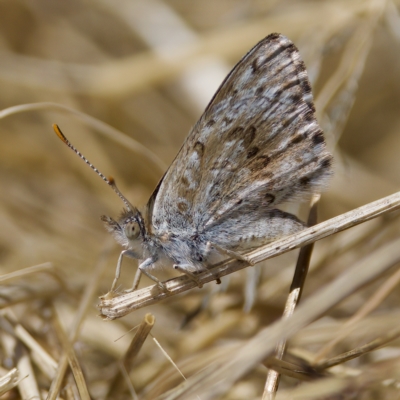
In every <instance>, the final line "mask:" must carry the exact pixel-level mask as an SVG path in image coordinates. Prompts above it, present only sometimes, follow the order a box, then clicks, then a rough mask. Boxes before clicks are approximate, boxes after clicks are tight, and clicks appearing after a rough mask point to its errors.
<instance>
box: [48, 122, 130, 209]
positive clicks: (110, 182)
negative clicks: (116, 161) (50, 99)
mask: <svg viewBox="0 0 400 400" xmlns="http://www.w3.org/2000/svg"><path fill="white" fill-rule="evenodd" d="M53 129H54V132H55V133H56V135H57V136H58V137H59V139H61V140H62V141H63V142H64V143H65V144H66V145H67V146H68V147H69V148H70V149H71V150H72V151H73V152H74V153H75V154H77V155H78V156H79V157H80V158H81V159H82V160H83V161H85V163H86V164H87V165H89V167H90V168H92V170H93V171H94V172H96V174H97V175H99V176H100V178H101V179H103V181H104V182H105V183H107V185H109V186H111V187H112V189H113V190H114V192H115V193H117V195H118V196H119V197H120V199H121V200H122V201H123V202H124V203H125V205H126V207H127V208H128V211H134V210H136V207H134V206H133V205H132V204H131V203H130V202H129V201H128V199H127V198H126V197H125V196H124V195H123V194H122V193H121V192H120V190H119V189H118V187H117V184H116V183H115V180H114V178H112V177H109V178H106V176H105V175H103V174H102V173H101V172H100V171H99V170H98V169H97V168H96V167H95V166H94V165H93V164H92V163H91V162H90V161H89V160H88V159H87V158H86V157H85V156H84V155H83V154H82V153H81V152H80V151H79V150H78V149H77V148H76V147H74V146H73V145H72V143H71V142H70V141H69V140H68V139H67V138H66V137H65V135H64V134H63V133H62V132H61V129H60V127H59V126H58V125H57V124H53Z"/></svg>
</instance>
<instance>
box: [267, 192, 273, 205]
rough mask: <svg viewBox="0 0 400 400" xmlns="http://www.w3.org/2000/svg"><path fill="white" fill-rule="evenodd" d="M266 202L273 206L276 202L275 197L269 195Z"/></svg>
mask: <svg viewBox="0 0 400 400" xmlns="http://www.w3.org/2000/svg"><path fill="white" fill-rule="evenodd" d="M265 200H266V201H267V203H268V204H271V203H273V202H274V201H275V196H274V195H273V194H271V193H267V194H266V195H265Z"/></svg>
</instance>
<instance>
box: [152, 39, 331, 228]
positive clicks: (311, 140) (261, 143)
mask: <svg viewBox="0 0 400 400" xmlns="http://www.w3.org/2000/svg"><path fill="white" fill-rule="evenodd" d="M330 164H331V155H330V154H329V153H328V152H327V150H326V148H325V142H324V138H323V134H322V131H321V129H320V127H319V126H318V123H317V121H316V119H315V116H314V106H313V99H312V94H311V88H310V84H309V81H308V77H307V72H306V69H305V66H304V63H303V62H302V60H301V58H300V55H299V52H298V50H297V48H296V47H295V46H294V44H293V43H292V42H291V41H290V40H289V39H287V38H286V37H284V36H282V35H279V34H272V35H269V36H267V37H266V38H265V39H263V40H262V41H261V42H259V43H258V44H257V45H256V46H255V47H254V48H253V49H252V50H250V51H249V53H247V54H246V55H245V56H244V57H243V59H242V60H241V61H240V62H239V63H238V64H237V65H236V66H235V67H234V69H233V70H232V71H231V72H230V74H229V75H228V76H227V77H226V79H225V80H224V82H223V83H222V84H221V86H220V88H219V89H218V91H217V92H216V94H215V95H214V97H213V98H212V100H211V102H210V103H209V105H208V106H207V108H206V110H205V112H204V114H203V115H202V117H201V118H200V120H199V121H198V122H197V124H196V125H195V126H194V128H193V129H192V131H191V132H190V134H189V135H188V137H187V139H186V141H185V142H184V144H183V146H182V148H181V150H180V151H179V153H178V155H177V156H176V158H175V160H174V161H173V163H172V165H171V167H170V168H169V170H168V171H167V173H166V174H165V176H164V178H163V180H162V181H161V182H160V184H159V185H158V187H157V189H156V190H155V192H154V193H153V196H152V197H151V199H150V201H149V204H148V214H149V215H148V217H149V219H150V220H151V225H152V229H153V230H154V231H155V232H157V233H159V234H162V233H164V232H169V233H175V234H186V235H190V234H196V233H197V232H199V231H206V230H207V229H211V228H212V227H213V226H215V224H217V223H218V222H219V221H220V220H221V219H222V220H224V219H226V218H228V217H229V215H237V214H238V211H240V213H251V212H254V211H255V210H258V209H260V208H263V209H265V210H270V209H272V208H273V207H275V206H276V205H277V204H279V203H281V202H283V201H287V200H291V199H294V198H296V199H297V198H300V197H302V196H303V195H308V194H311V193H313V192H317V191H319V190H320V189H321V188H322V187H323V186H324V185H325V184H326V181H327V179H328V178H329V176H330V174H331V169H330Z"/></svg>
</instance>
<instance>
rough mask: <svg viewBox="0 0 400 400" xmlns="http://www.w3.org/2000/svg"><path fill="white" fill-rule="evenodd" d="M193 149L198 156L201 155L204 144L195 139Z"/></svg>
mask: <svg viewBox="0 0 400 400" xmlns="http://www.w3.org/2000/svg"><path fill="white" fill-rule="evenodd" d="M194 151H195V152H196V153H197V154H198V155H199V157H200V158H201V157H203V154H204V144H203V143H201V142H199V141H197V142H196V143H195V145H194Z"/></svg>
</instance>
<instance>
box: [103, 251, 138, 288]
mask: <svg viewBox="0 0 400 400" xmlns="http://www.w3.org/2000/svg"><path fill="white" fill-rule="evenodd" d="M124 256H125V257H130V258H137V256H135V253H133V252H132V251H130V250H123V251H121V254H120V255H119V258H118V262H117V268H116V269H115V278H114V281H113V283H112V285H111V289H110V292H109V293H112V292H114V291H115V286H116V285H117V282H118V279H119V277H120V275H121V267H122V258H123V257H124Z"/></svg>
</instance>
